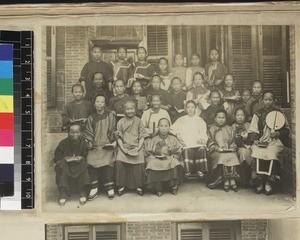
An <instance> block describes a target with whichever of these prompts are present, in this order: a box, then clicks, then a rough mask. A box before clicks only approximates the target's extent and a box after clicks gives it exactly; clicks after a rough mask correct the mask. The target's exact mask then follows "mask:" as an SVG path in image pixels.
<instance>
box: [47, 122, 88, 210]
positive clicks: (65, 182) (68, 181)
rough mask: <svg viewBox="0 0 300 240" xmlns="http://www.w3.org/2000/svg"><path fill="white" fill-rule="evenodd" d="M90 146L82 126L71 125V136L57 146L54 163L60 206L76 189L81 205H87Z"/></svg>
mask: <svg viewBox="0 0 300 240" xmlns="http://www.w3.org/2000/svg"><path fill="white" fill-rule="evenodd" d="M87 154H88V146H87V143H86V141H85V139H84V138H83V137H82V126H81V125H80V124H78V123H71V125H70V127H69V136H68V137H67V138H65V139H63V140H62V141H61V142H60V143H59V144H58V146H57V148H56V150H55V153H54V158H53V162H54V163H55V164H56V165H55V172H56V184H57V187H58V190H59V202H58V203H59V205H61V206H64V205H65V204H66V201H67V198H68V197H69V196H70V194H71V192H72V190H73V189H74V188H75V189H76V191H77V192H78V193H79V196H80V199H79V203H80V204H81V205H83V204H85V202H86V200H87V198H86V197H87V191H88V189H89V188H90V182H91V181H90V176H89V173H88V170H87V163H86V156H87Z"/></svg>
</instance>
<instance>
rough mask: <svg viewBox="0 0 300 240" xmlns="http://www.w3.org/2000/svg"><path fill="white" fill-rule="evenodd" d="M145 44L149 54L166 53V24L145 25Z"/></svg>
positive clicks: (164, 54) (158, 54)
mask: <svg viewBox="0 0 300 240" xmlns="http://www.w3.org/2000/svg"><path fill="white" fill-rule="evenodd" d="M147 45H148V55H149V56H167V55H168V29H167V26H147Z"/></svg>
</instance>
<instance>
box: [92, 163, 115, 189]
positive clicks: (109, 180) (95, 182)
mask: <svg viewBox="0 0 300 240" xmlns="http://www.w3.org/2000/svg"><path fill="white" fill-rule="evenodd" d="M88 170H89V174H90V177H91V183H92V188H96V187H98V186H99V184H101V185H103V186H104V187H105V188H107V189H108V190H109V189H112V188H113V187H114V180H115V172H114V171H115V169H114V167H111V166H108V165H107V166H103V167H99V168H94V167H92V166H89V167H88Z"/></svg>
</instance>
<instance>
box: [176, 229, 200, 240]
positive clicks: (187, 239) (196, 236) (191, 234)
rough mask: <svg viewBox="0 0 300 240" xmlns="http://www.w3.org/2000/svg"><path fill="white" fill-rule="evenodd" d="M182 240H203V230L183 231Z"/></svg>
mask: <svg viewBox="0 0 300 240" xmlns="http://www.w3.org/2000/svg"><path fill="white" fill-rule="evenodd" d="M180 235H181V240H202V239H203V236H202V229H182V230H181V234H180Z"/></svg>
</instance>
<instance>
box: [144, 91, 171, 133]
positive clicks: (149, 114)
mask: <svg viewBox="0 0 300 240" xmlns="http://www.w3.org/2000/svg"><path fill="white" fill-rule="evenodd" d="M162 118H166V119H168V120H169V121H170V122H171V119H170V115H169V113H168V112H167V111H166V110H164V109H162V108H161V99H160V96H159V95H153V96H152V97H151V98H150V108H149V109H148V110H146V111H144V113H143V115H142V118H141V120H142V122H143V124H144V126H145V128H146V133H147V134H148V135H152V134H153V133H156V132H157V126H158V125H157V124H158V121H159V120H160V119H162Z"/></svg>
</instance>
